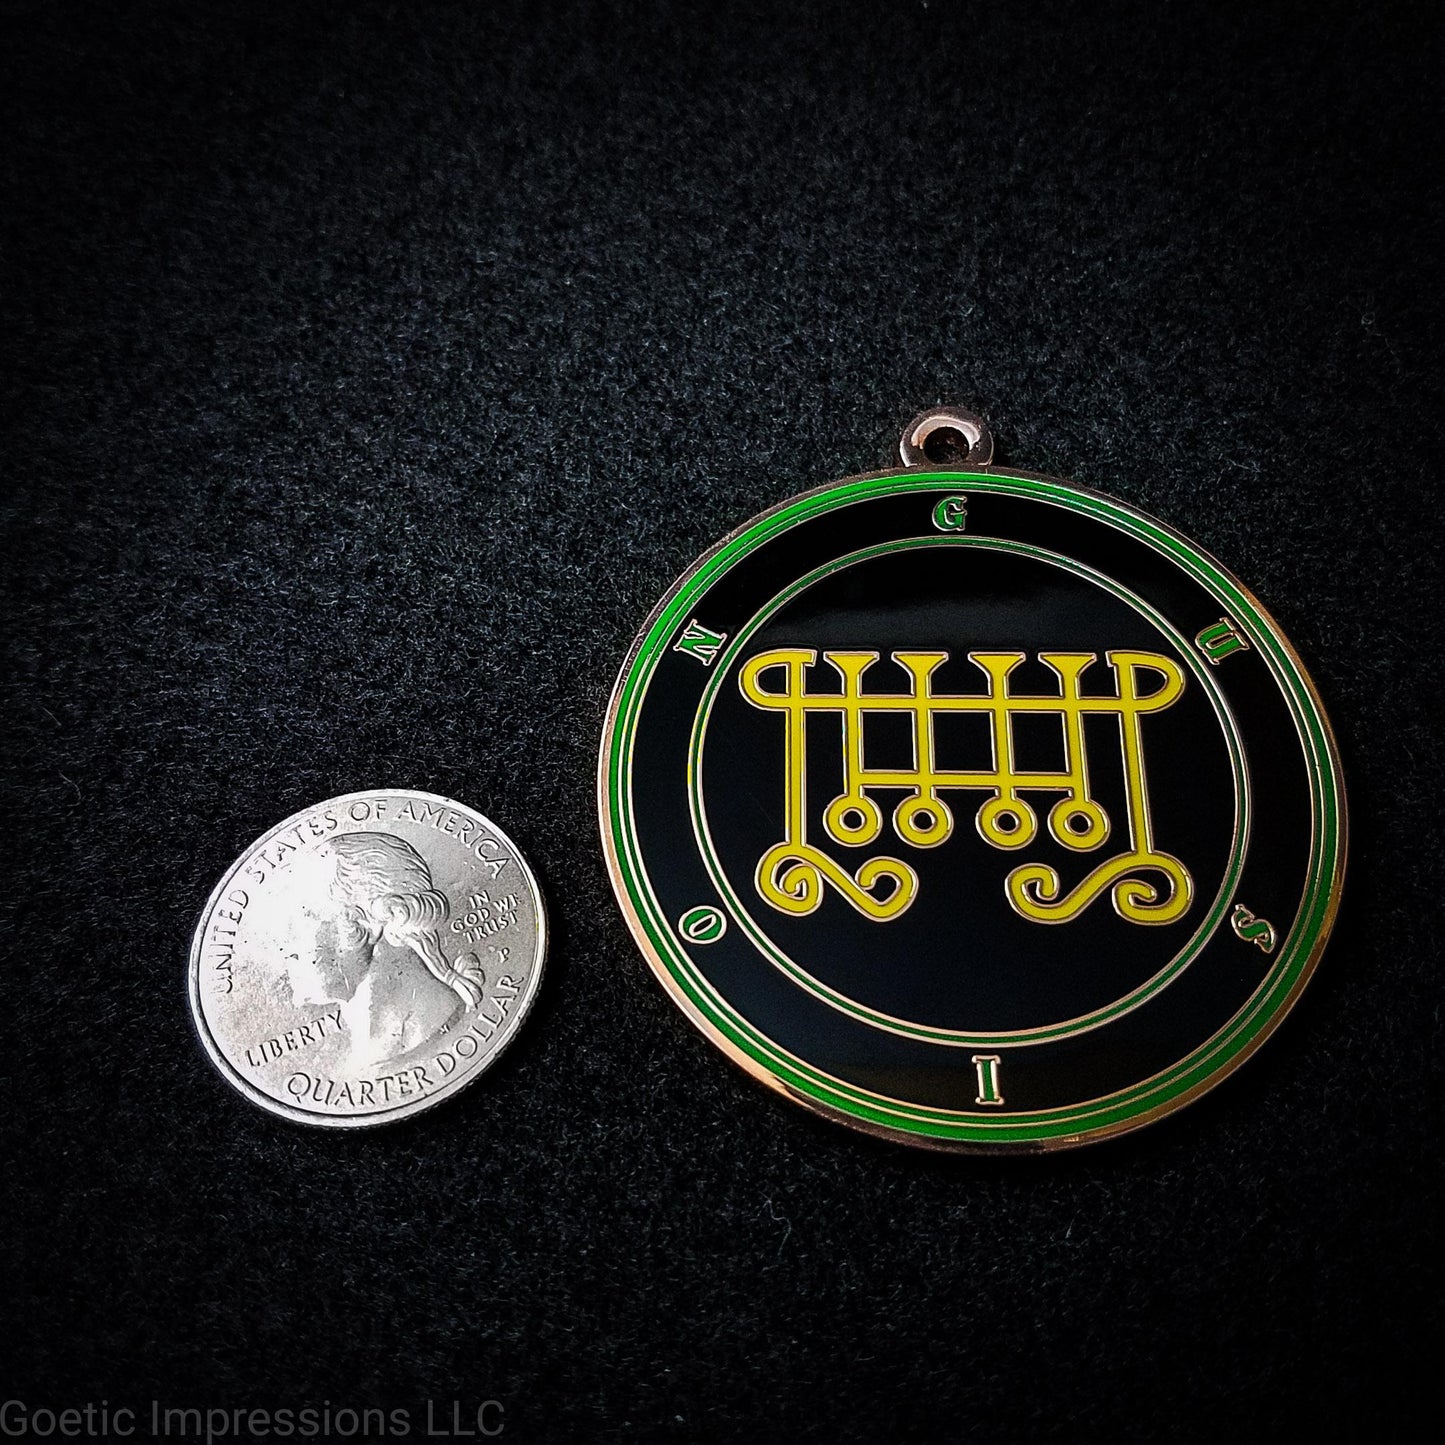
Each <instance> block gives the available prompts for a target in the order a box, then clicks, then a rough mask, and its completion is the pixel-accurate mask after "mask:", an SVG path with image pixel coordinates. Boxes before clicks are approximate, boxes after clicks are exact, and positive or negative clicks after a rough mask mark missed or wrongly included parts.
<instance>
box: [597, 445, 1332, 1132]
mask: <svg viewBox="0 0 1445 1445" xmlns="http://www.w3.org/2000/svg"><path fill="white" fill-rule="evenodd" d="M960 485H970V486H972V487H974V488H975V489H978V488H981V489H983V490H986V491H992V492H997V493H1001V494H1005V495H1009V494H1012V495H1022V496H1028V497H1033V498H1035V499H1037V500H1040V501H1044V502H1049V503H1052V504H1054V505H1057V506H1062V507H1064V508H1066V509H1068V510H1071V511H1075V512H1079V513H1082V514H1083V515H1085V516H1089V517H1093V518H1095V519H1098V520H1102V521H1104V522H1106V523H1109V524H1110V525H1112V526H1115V527H1118V528H1119V529H1120V530H1121V531H1123V532H1125V533H1126V534H1128V535H1130V536H1132V537H1135V538H1137V539H1138V540H1141V541H1143V542H1145V543H1146V544H1148V545H1150V546H1152V547H1154V548H1155V550H1157V551H1159V552H1162V553H1163V554H1165V555H1166V556H1168V557H1170V558H1171V560H1173V561H1174V562H1175V563H1176V565H1178V566H1180V567H1182V568H1183V569H1184V571H1186V572H1187V573H1188V574H1189V575H1190V576H1191V577H1193V578H1194V579H1195V580H1196V581H1198V582H1200V583H1201V584H1202V585H1203V586H1204V587H1205V588H1206V589H1207V590H1209V591H1210V592H1211V593H1212V594H1213V595H1214V596H1215V597H1217V598H1218V599H1219V600H1220V602H1221V603H1222V604H1223V605H1224V606H1225V608H1226V609H1227V610H1228V612H1229V614H1230V616H1231V617H1232V618H1233V619H1234V621H1235V622H1236V623H1237V624H1238V625H1239V626H1241V627H1243V628H1244V630H1245V631H1246V633H1247V634H1248V637H1249V641H1250V643H1251V645H1252V646H1254V647H1255V648H1256V649H1257V650H1258V651H1259V653H1260V655H1261V656H1262V657H1263V658H1264V659H1265V661H1266V663H1267V664H1268V666H1269V668H1270V671H1271V672H1272V673H1273V675H1274V678H1275V681H1276V683H1277V684H1278V685H1279V687H1280V689H1281V691H1282V692H1283V694H1284V696H1285V700H1286V702H1287V704H1288V706H1289V709H1290V713H1291V715H1292V717H1293V718H1294V721H1295V726H1296V729H1297V730H1298V732H1299V735H1300V739H1301V742H1302V743H1303V746H1304V753H1305V760H1306V764H1307V766H1308V769H1309V774H1310V801H1311V813H1312V833H1311V850H1310V867H1309V871H1308V875H1307V878H1306V883H1305V890H1304V894H1303V898H1302V901H1301V905H1300V909H1299V912H1298V915H1297V920H1296V923H1295V926H1294V927H1293V928H1292V930H1291V932H1290V934H1289V936H1288V938H1286V940H1285V941H1284V943H1283V944H1282V946H1281V947H1280V951H1279V954H1278V956H1277V958H1276V960H1275V962H1274V964H1273V965H1272V966H1271V968H1270V970H1269V972H1268V973H1267V974H1266V975H1265V978H1264V979H1263V981H1262V982H1261V984H1260V986H1259V988H1257V989H1256V990H1255V992H1254V994H1253V995H1252V996H1251V997H1250V999H1249V1000H1248V1001H1247V1002H1246V1003H1245V1004H1244V1006H1243V1007H1242V1008H1241V1009H1240V1010H1239V1012H1238V1013H1237V1014H1236V1015H1235V1016H1234V1018H1233V1019H1231V1020H1230V1022H1229V1023H1228V1024H1226V1025H1225V1026H1224V1028H1222V1029H1220V1030H1219V1031H1218V1032H1217V1033H1216V1034H1214V1035H1213V1036H1212V1037H1211V1038H1210V1039H1208V1040H1206V1041H1205V1042H1204V1043H1203V1044H1201V1045H1200V1046H1199V1047H1198V1048H1197V1049H1195V1050H1193V1051H1192V1052H1191V1053H1190V1054H1188V1055H1187V1056H1186V1057H1185V1058H1184V1059H1182V1060H1180V1061H1179V1062H1178V1063H1176V1064H1175V1065H1173V1066H1172V1067H1170V1068H1169V1069H1166V1070H1164V1071H1162V1072H1161V1073H1159V1074H1157V1075H1155V1076H1154V1077H1152V1078H1150V1079H1146V1080H1144V1081H1142V1082H1141V1083H1139V1084H1135V1085H1132V1086H1130V1087H1129V1088H1127V1089H1123V1090H1120V1091H1118V1092H1116V1093H1115V1094H1113V1095H1110V1096H1108V1097H1107V1098H1104V1099H1098V1100H1091V1101H1088V1102H1087V1103H1083V1104H1078V1105H1070V1106H1066V1107H1064V1108H1060V1109H1053V1110H1047V1111H1041V1112H1039V1113H1035V1114H1029V1115H1014V1116H1012V1117H1009V1116H1004V1117H1003V1118H1000V1117H999V1116H997V1115H992V1116H989V1115H983V1114H977V1113H969V1112H967V1111H962V1110H960V1111H950V1110H941V1109H932V1108H924V1107H921V1106H916V1105H910V1104H908V1103H906V1102H904V1101H902V1100H896V1099H888V1098H885V1097H884V1096H882V1095H878V1094H874V1093H871V1092H869V1091H867V1090H864V1089H860V1088H857V1087H856V1086H854V1085H851V1084H847V1083H845V1082H844V1081H842V1080H840V1079H836V1078H833V1077H831V1076H830V1075H827V1074H825V1073H823V1072H822V1071H820V1070H818V1069H816V1068H814V1067H813V1066H812V1065H810V1064H808V1063H807V1062H806V1061H805V1060H803V1059H799V1058H797V1057H796V1056H794V1055H792V1054H789V1053H787V1052H786V1051H784V1050H783V1049H781V1048H779V1047H778V1046H777V1045H776V1044H774V1043H773V1042H772V1041H771V1040H770V1039H768V1038H767V1037H766V1036H765V1035H764V1034H762V1033H760V1032H759V1031H758V1030H757V1029H756V1028H754V1027H753V1026H752V1025H750V1024H749V1023H748V1022H747V1021H746V1020H745V1019H743V1018H741V1017H740V1016H738V1015H737V1014H735V1013H733V1012H732V1010H731V1009H730V1008H729V1007H728V1006H727V1004H726V1002H725V1001H724V1000H723V999H721V998H720V997H719V996H718V995H717V994H716V992H715V991H714V990H712V989H711V988H710V987H709V986H708V985H707V983H706V982H705V981H704V980H703V979H702V978H701V977H700V976H699V975H698V974H697V973H696V971H695V970H694V969H693V968H692V965H691V962H690V960H689V959H688V957H687V955H686V953H685V952H684V951H683V950H682V949H681V947H680V946H679V945H678V943H677V941H676V939H675V937H674V935H673V933H672V930H671V927H670V925H669V924H668V923H667V921H666V920H665V919H663V918H662V917H661V915H660V911H659V909H658V908H657V905H656V901H655V899H654V898H653V897H652V893H651V888H650V885H649V884H648V881H647V876H646V870H645V868H644V867H643V865H642V862H641V860H640V858H639V857H638V856H637V850H636V846H635V839H634V838H633V837H632V836H631V810H630V799H629V796H628V789H629V785H630V779H631V760H632V747H633V740H634V737H633V735H634V729H635V724H636V718H637V713H638V711H639V709H640V707H641V704H642V701H643V699H644V697H645V695H646V690H647V684H648V682H649V680H650V678H651V674H652V672H653V670H654V669H655V667H656V665H657V661H658V658H659V656H660V655H661V653H662V652H663V651H664V650H665V648H666V645H667V642H668V640H669V639H670V638H671V636H672V634H673V632H674V631H675V630H676V628H677V626H678V624H679V622H680V621H681V620H684V619H685V618H686V617H687V616H688V615H689V613H690V611H691V608H692V606H693V604H694V602H695V601H696V600H697V598H698V597H699V596H700V595H702V594H703V593H705V592H706V591H707V590H708V589H709V588H710V587H711V585H712V584H713V582H714V581H715V580H716V578H717V577H718V576H719V575H721V573H722V572H724V571H726V570H727V569H728V568H729V567H731V566H732V565H733V563H734V562H736V561H737V560H738V559H739V558H740V557H742V556H744V555H746V553H748V552H750V551H752V550H754V549H755V548H757V547H758V546H760V545H762V543H764V542H765V541H768V540H769V539H771V538H772V537H775V536H777V535H778V534H779V533H780V532H783V531H786V530H788V529H789V528H791V527H793V526H795V525H797V524H798V523H800V522H803V521H806V520H808V519H809V518H811V517H815V516H818V515H821V514H823V513H825V512H829V511H833V510H835V509H836V508H838V507H843V506H847V505H849V504H851V503H853V502H857V501H863V500H866V499H870V498H874V497H879V496H887V495H891V494H896V493H900V492H910V491H943V490H947V489H950V488H954V487H958V486H960ZM598 800H599V808H600V812H601V822H602V841H603V847H604V849H605V851H606V853H607V857H608V862H609V865H610V867H611V870H612V874H613V882H614V886H615V887H616V888H617V890H618V896H619V900H620V901H621V902H622V904H623V908H624V912H626V913H627V915H628V918H629V922H630V924H631V926H632V929H633V933H634V936H635V937H636V938H637V940H638V943H639V944H640V945H641V946H642V949H643V952H644V953H645V954H646V956H647V957H648V959H649V961H650V962H651V963H652V965H653V967H654V969H655V970H656V971H657V972H658V974H659V977H660V978H661V979H662V981H663V982H664V983H665V984H666V985H667V986H668V988H669V992H671V993H672V994H673V995H674V997H675V998H676V999H677V1000H678V1002H679V1004H680V1005H681V1006H682V1007H683V1009H684V1011H685V1012H686V1013H687V1014H688V1015H689V1017H690V1018H692V1020H693V1022H694V1023H695V1024H696V1025H697V1026H698V1027H699V1028H701V1029H702V1031H703V1032H704V1033H705V1034H707V1035H708V1037H709V1038H711V1039H712V1040H713V1042H714V1043H716V1044H718V1045H719V1046H720V1047H722V1048H723V1050H724V1051H725V1052H726V1053H727V1054H729V1056H730V1057H732V1058H734V1059H735V1060H736V1061H737V1062H739V1063H740V1064H742V1065H743V1066H744V1067H746V1068H748V1069H749V1071H750V1072H753V1073H756V1074H758V1075H760V1076H761V1077H763V1078H764V1080H765V1081H766V1082H769V1083H770V1084H772V1086H773V1087H775V1088H778V1089H780V1090H781V1091H782V1092H784V1093H786V1094H787V1095H788V1096H789V1097H791V1098H793V1099H795V1100H796V1101H797V1102H799V1103H802V1104H804V1105H806V1106H808V1107H810V1108H813V1109H815V1110H816V1111H817V1112H819V1113H822V1114H824V1115H827V1116H828V1117H831V1118H835V1119H838V1120H840V1121H841V1122H844V1123H849V1124H852V1125H854V1126H855V1127H858V1128H861V1129H863V1130H865V1131H867V1132H872V1133H879V1134H883V1135H886V1136H888V1137H891V1138H894V1139H899V1140H902V1141H905V1142H910V1143H915V1144H922V1145H928V1146H932V1147H935V1148H944V1149H956V1150H971V1149H972V1150H977V1149H979V1148H985V1149H997V1148H999V1147H1004V1148H1012V1149H1015V1150H1025V1151H1030V1150H1037V1149H1047V1148H1057V1147H1063V1146H1066V1145H1070V1144H1078V1143H1083V1142H1086V1141H1090V1140H1094V1139H1099V1138H1103V1137H1106V1136H1108V1135H1111V1134H1118V1133H1122V1132H1125V1131H1126V1130H1129V1129H1134V1128H1138V1127H1139V1126H1140V1125H1142V1124H1145V1123H1148V1122H1150V1121H1151V1120H1153V1119H1155V1118H1158V1117H1160V1116H1161V1115H1163V1114H1166V1113H1169V1112H1172V1111H1173V1110H1175V1109H1178V1108H1180V1107H1182V1106H1183V1105H1184V1104H1186V1103H1188V1102H1189V1101H1190V1100H1191V1099H1193V1098H1196V1097H1197V1096H1198V1095H1199V1094H1201V1093H1203V1092H1204V1091H1205V1090H1206V1089H1208V1088H1209V1087H1211V1086H1212V1085H1213V1084H1215V1083H1217V1082H1218V1081H1219V1079H1221V1078H1223V1077H1224V1076H1225V1075H1226V1074H1227V1073H1229V1072H1231V1071H1232V1070H1233V1069H1234V1068H1236V1067H1237V1066H1238V1065H1239V1064H1240V1063H1242V1062H1243V1061H1244V1059H1246V1058H1247V1057H1248V1056H1249V1055H1250V1054H1251V1053H1252V1052H1253V1051H1254V1050H1255V1049H1256V1048H1258V1047H1259V1045H1260V1044H1261V1043H1263V1041H1264V1040H1265V1039H1266V1038H1267V1037H1268V1036H1269V1034H1270V1033H1272V1032H1273V1030H1274V1028H1275V1027H1276V1026H1277V1025H1278V1023H1279V1021H1280V1020H1281V1019H1282V1018H1283V1017H1284V1015H1285V1014H1286V1013H1287V1012H1288V1010H1289V1008H1290V1007H1291V1006H1292V1004H1293V1003H1294V1000H1295V999H1296V998H1297V997H1298V995H1299V993H1300V990H1301V989H1302V988H1303V987H1304V984H1305V983H1306V982H1307V980H1308V978H1309V976H1310V974H1311V972H1312V971H1313V969H1314V966H1315V964H1316V962H1317V961H1318V959H1319V955H1320V953H1321V951H1322V950H1323V948H1324V944H1325V940H1326V938H1327V937H1328V934H1329V929H1330V926H1331V924H1332V923H1333V920H1334V915H1335V912H1336V910H1337V906H1338V897H1339V890H1340V885H1341V882H1342V880H1343V875H1344V861H1345V840H1346V830H1347V823H1346V812H1345V799H1344V789H1343V782H1342V779H1341V776H1340V765H1339V757H1338V752H1337V750H1336V747H1335V744H1334V738H1333V735H1332V733H1331V730H1330V725H1329V722H1328V720H1327V718H1326V717H1325V714H1324V709H1323V707H1322V706H1321V704H1320V701H1319V698H1318V695H1317V694H1316V692H1315V689H1314V686H1313V684H1312V683H1311V681H1310V679H1309V676H1308V674H1307V673H1306V672H1305V669H1304V666H1303V664H1302V663H1301V662H1300V661H1299V658H1298V657H1297V656H1296V655H1295V653H1294V650H1293V649H1292V648H1291V646H1290V645H1289V643H1288V641H1286V639H1285V638H1284V636H1283V634H1282V633H1281V632H1280V630H1279V629H1278V627H1277V626H1276V625H1275V623H1274V622H1273V620H1272V619H1271V618H1270V617H1269V615H1268V613H1266V612H1265V610H1264V608H1263V607H1262V606H1261V605H1260V604H1259V602H1258V601H1257V600H1256V599H1255V598H1254V597H1253V595H1252V594H1251V593H1250V592H1249V591H1248V590H1247V589H1246V588H1245V587H1244V586H1243V584H1242V583H1240V582H1239V581H1238V580H1237V579H1235V578H1234V577H1233V576H1231V574H1230V573H1229V572H1227V571H1226V570H1225V569H1224V568H1223V567H1222V566H1221V565H1220V564H1219V563H1218V562H1216V561H1215V560H1214V559H1213V558H1211V557H1210V556H1209V555H1208V554H1207V553H1204V552H1202V551H1200V550H1198V549H1197V548H1195V547H1194V546H1193V545H1192V544H1191V543H1189V542H1188V541H1187V540H1186V539H1185V538H1184V537H1182V536H1181V535H1180V534H1179V533H1177V532H1174V531H1173V530H1172V529H1170V528H1169V527H1167V526H1166V525H1165V524H1164V523H1162V522H1159V521H1157V520H1156V519H1154V518H1152V517H1150V516H1148V515H1147V514H1146V513H1143V512H1139V511H1137V510H1135V509H1134V508H1132V507H1129V506H1128V505H1126V504H1125V503H1123V502H1119V501H1116V500H1115V499H1113V498H1111V497H1107V496H1104V495H1103V494H1101V493H1098V492H1086V491H1083V490H1081V489H1079V488H1076V487H1073V486H1071V485H1069V484H1067V483H1064V482H1059V481H1055V480H1053V479H1050V478H1046V477H1039V476H1031V475H1028V474H1023V473H1002V472H983V471H971V472H911V471H910V472H886V473H881V474H878V475H874V476H866V477H855V478H850V479H848V480H846V481H843V482H838V483H834V484H832V485H829V486H825V487H820V488H818V489H816V490H814V491H811V492H805V493H802V494H801V495H799V496H797V497H794V498H792V499H790V500H789V501H786V502H783V503H781V504H779V505H778V506H777V507H774V508H773V509H771V510H770V511H767V512H764V513H762V514H761V515H760V516H758V517H755V518H754V519H753V520H752V521H751V522H748V523H746V524H745V525H744V526H743V527H742V528H740V529H739V530H738V531H736V532H734V533H733V534H732V535H731V536H730V537H728V538H725V539H724V540H723V541H722V542H721V543H719V544H718V545H717V546H716V547H715V548H713V550H712V551H711V552H709V553H708V554H706V555H705V556H704V557H703V558H701V559H700V560H699V561H698V562H697V563H696V564H695V565H694V566H693V568H692V569H690V570H689V571H688V572H687V573H685V574H684V576H683V577H682V578H681V579H679V581H678V582H677V583H676V584H674V586H673V588H672V589H671V590H670V591H669V593H668V594H667V596H666V597H665V598H664V599H663V600H662V602H661V603H660V604H659V605H658V607H657V608H656V610H655V611H654V612H653V614H652V616H651V618H649V620H648V622H647V624H646V625H645V626H644V628H643V632H642V634H641V635H640V636H639V638H638V639H637V641H636V643H635V644H634V645H633V649H632V652H631V653H630V654H629V656H628V659H627V661H626V662H625V663H624V664H623V667H622V671H621V673H620V674H619V676H618V680H617V684H616V687H615V689H614V691H613V697H612V704H611V707H610V709H609V714H608V724H607V728H606V732H605V734H604V737H603V744H602V751H601V757H600V759H599V770H598Z"/></svg>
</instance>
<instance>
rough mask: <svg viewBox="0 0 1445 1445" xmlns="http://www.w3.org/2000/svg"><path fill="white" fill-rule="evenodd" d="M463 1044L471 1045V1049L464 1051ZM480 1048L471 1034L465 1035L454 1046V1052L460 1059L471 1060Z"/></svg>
mask: <svg viewBox="0 0 1445 1445" xmlns="http://www.w3.org/2000/svg"><path fill="white" fill-rule="evenodd" d="M463 1044H470V1045H471V1047H470V1048H467V1049H464V1048H463V1047H462V1045H463ZM480 1047H481V1045H480V1044H478V1043H477V1041H476V1040H475V1039H474V1038H473V1037H472V1036H471V1035H470V1034H463V1035H462V1036H461V1038H459V1039H458V1040H457V1041H456V1043H454V1044H453V1045H452V1052H453V1053H454V1054H456V1056H457V1057H458V1058H459V1059H469V1058H471V1057H472V1055H473V1054H475V1053H476V1051H477V1050H478V1049H479V1048H480Z"/></svg>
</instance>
